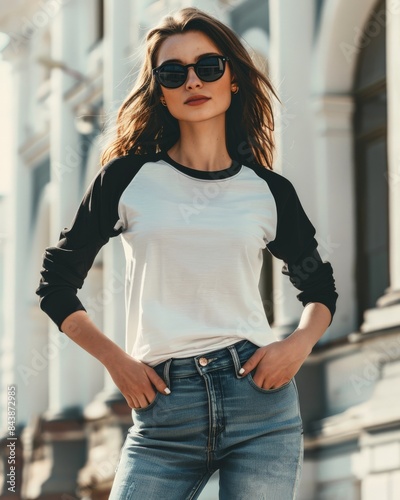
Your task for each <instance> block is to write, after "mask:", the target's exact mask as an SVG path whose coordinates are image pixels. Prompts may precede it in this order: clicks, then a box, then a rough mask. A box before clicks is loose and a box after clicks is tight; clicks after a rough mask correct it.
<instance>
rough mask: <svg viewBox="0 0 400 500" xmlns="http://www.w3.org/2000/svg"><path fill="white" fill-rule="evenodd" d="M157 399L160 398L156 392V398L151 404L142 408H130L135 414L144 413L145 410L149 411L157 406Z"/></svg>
mask: <svg viewBox="0 0 400 500" xmlns="http://www.w3.org/2000/svg"><path fill="white" fill-rule="evenodd" d="M159 397H160V392H159V391H157V390H156V397H155V398H154V399H153V401H152V402H151V403H149V404H148V405H147V406H144V407H143V408H132V410H133V411H134V412H136V413H144V412H146V411H147V410H151V409H152V408H154V407H155V405H156V404H157V402H158V399H159Z"/></svg>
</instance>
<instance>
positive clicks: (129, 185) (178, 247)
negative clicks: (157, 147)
mask: <svg viewBox="0 0 400 500" xmlns="http://www.w3.org/2000/svg"><path fill="white" fill-rule="evenodd" d="M315 232H316V231H315V228H314V226H313V225H312V223H311V222H310V220H309V218H308V217H307V215H306V213H305V212H304V210H303V208H302V205H301V203H300V200H299V198H298V196H297V193H296V191H295V188H294V186H293V185H292V183H291V182H290V181H289V180H288V179H287V178H285V177H284V176H283V175H281V174H279V173H277V172H275V171H272V170H269V169H267V168H265V167H264V166H262V165H257V164H249V165H244V164H242V163H238V162H236V161H233V163H232V164H231V166H230V167H229V168H225V169H223V170H217V171H204V170H197V169H194V168H189V167H186V166H183V165H181V164H179V163H177V162H175V161H174V160H173V159H172V158H170V157H169V155H168V154H167V153H166V152H165V151H164V152H160V153H157V154H154V155H146V156H142V155H133V154H129V155H127V156H123V157H119V158H115V159H113V160H111V161H110V162H109V163H107V164H106V165H105V166H103V167H102V168H101V170H100V171H99V172H98V174H97V175H96V176H95V178H94V179H93V181H92V182H91V184H90V186H89V187H88V189H87V190H86V193H85V195H84V197H83V199H82V201H81V204H80V206H79V208H78V210H77V212H76V214H75V217H74V219H73V221H72V224H71V225H70V227H69V228H64V230H63V231H61V233H60V238H59V241H58V243H57V244H56V245H55V246H51V247H48V248H46V250H45V253H44V256H43V267H42V269H41V279H40V283H39V286H38V288H37V289H36V293H37V295H39V296H40V307H41V309H42V310H43V311H44V312H45V313H46V314H47V315H48V316H49V317H50V318H51V319H52V320H53V321H54V322H55V324H56V325H57V326H58V328H59V330H60V331H62V330H61V324H62V322H63V321H64V319H65V318H66V317H67V316H69V315H70V314H72V313H73V312H75V311H77V310H86V309H85V307H84V305H83V304H82V303H81V301H80V300H79V298H78V296H77V290H78V289H80V288H81V287H82V286H83V284H84V280H85V278H86V276H87V274H88V272H89V270H90V268H91V266H92V264H93V261H94V259H95V257H96V255H97V253H98V252H99V250H100V249H101V247H102V246H104V245H105V244H106V243H107V242H108V241H109V239H110V238H113V237H116V236H118V235H121V239H122V244H123V248H124V253H125V258H126V279H125V310H126V324H125V340H126V345H125V349H126V352H128V353H129V354H130V355H132V356H133V357H135V358H136V359H138V360H141V361H143V362H144V363H147V364H148V365H149V366H155V365H156V364H158V363H161V362H163V361H165V360H167V359H169V358H172V357H175V358H181V357H188V356H197V355H201V354H203V353H206V352H208V351H211V350H214V349H219V348H223V347H227V346H228V345H231V344H233V343H235V342H238V341H239V340H242V339H248V340H250V341H252V342H253V343H255V344H256V345H258V346H260V347H261V346H265V345H268V344H269V343H271V342H274V341H276V340H277V339H276V337H275V335H274V334H273V331H272V329H271V326H270V325H269V323H268V320H267V317H266V314H265V310H264V306H263V302H262V298H261V295H260V291H259V280H260V273H261V268H262V264H263V250H264V249H265V248H267V249H268V250H269V251H270V252H271V254H272V255H274V256H275V257H276V258H278V259H281V260H282V261H283V263H284V265H283V267H282V273H283V274H284V275H286V276H288V277H289V279H290V281H291V283H292V284H293V285H294V287H296V288H297V289H298V290H300V291H301V293H300V294H298V295H297V298H298V299H299V301H301V303H302V304H303V306H306V305H307V304H308V303H310V302H320V303H322V304H324V305H326V306H327V307H328V309H329V311H330V313H331V322H332V318H333V315H334V313H335V308H336V300H337V297H338V294H337V293H336V289H335V281H334V278H333V270H332V266H331V264H330V263H329V262H322V260H321V257H320V254H319V252H318V243H317V240H316V239H315Z"/></svg>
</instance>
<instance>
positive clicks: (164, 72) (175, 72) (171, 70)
mask: <svg viewBox="0 0 400 500" xmlns="http://www.w3.org/2000/svg"><path fill="white" fill-rule="evenodd" d="M158 76H159V79H160V82H161V84H162V85H164V86H165V87H169V88H176V87H179V86H181V85H182V84H183V83H184V82H185V80H186V72H185V69H184V68H182V66H178V65H176V64H166V65H165V66H164V67H163V68H161V69H160V71H159V73H158Z"/></svg>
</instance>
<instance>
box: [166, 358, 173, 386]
mask: <svg viewBox="0 0 400 500" xmlns="http://www.w3.org/2000/svg"><path fill="white" fill-rule="evenodd" d="M171 363H172V358H170V359H167V361H166V362H165V365H164V382H165V383H166V384H167V387H169V388H171V387H170V383H171V380H170V377H169V370H170V366H171Z"/></svg>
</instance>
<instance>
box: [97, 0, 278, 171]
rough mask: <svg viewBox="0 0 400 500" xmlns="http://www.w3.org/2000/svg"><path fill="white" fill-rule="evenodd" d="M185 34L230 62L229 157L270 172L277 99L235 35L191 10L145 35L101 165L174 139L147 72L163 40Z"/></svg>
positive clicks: (172, 121)
mask: <svg viewBox="0 0 400 500" xmlns="http://www.w3.org/2000/svg"><path fill="white" fill-rule="evenodd" d="M188 31H201V32H202V33H204V34H205V35H207V36H208V37H209V38H210V39H211V40H212V41H213V42H214V43H215V45H216V46H217V47H218V48H219V50H220V51H221V52H222V54H223V55H224V56H227V57H229V59H230V64H231V70H232V74H233V76H234V79H235V81H236V82H237V84H238V86H239V92H238V93H237V94H233V95H232V102H231V105H230V106H229V109H228V110H227V112H226V141H227V143H226V145H227V149H228V152H229V154H230V156H231V157H232V158H233V159H235V160H237V161H246V162H250V163H259V164H262V165H265V166H266V167H267V168H269V169H271V170H272V162H273V151H274V148H275V142H274V136H273V130H274V117H273V111H272V103H271V99H272V95H274V96H275V97H276V98H277V99H278V101H279V102H280V100H279V98H278V96H277V94H276V92H275V90H274V88H273V86H272V84H271V82H270V81H269V78H268V77H267V76H266V75H264V74H263V73H262V72H261V71H259V70H258V69H257V68H256V66H255V64H254V63H253V61H252V59H251V57H250V55H249V53H248V51H247V50H246V49H245V47H244V45H243V44H242V43H241V41H240V40H239V38H238V36H237V35H236V34H235V33H234V32H233V31H232V30H231V29H230V28H229V27H228V26H226V25H225V24H223V23H222V22H220V21H219V20H218V19H216V18H214V17H212V16H210V15H209V14H207V13H205V12H203V11H201V10H199V9H197V8H194V7H188V8H184V9H181V10H179V11H177V12H176V13H175V14H172V15H171V14H170V15H168V16H166V17H164V18H163V19H162V21H161V23H160V24H159V25H158V26H156V27H155V28H153V29H151V30H150V31H149V32H148V34H147V36H146V55H145V59H144V62H143V64H142V67H141V69H140V72H139V75H138V78H137V80H136V83H135V85H134V87H133V89H132V91H131V92H130V93H129V95H128V96H127V97H126V99H125V100H124V102H123V103H122V105H121V107H120V108H119V110H118V114H117V120H116V125H115V132H116V134H115V138H114V139H113V140H112V141H111V142H110V143H109V144H108V145H107V147H106V148H105V149H104V151H103V152H102V155H101V164H102V165H104V164H105V163H107V162H109V161H110V160H112V159H113V158H115V157H118V156H125V155H127V154H149V153H156V152H159V151H163V150H168V149H170V148H171V147H172V146H173V145H174V144H175V143H176V141H177V140H178V139H179V134H180V131H179V123H178V120H177V119H176V118H174V117H173V116H172V115H171V113H170V112H169V111H168V109H167V108H166V107H164V106H163V105H162V104H161V103H160V96H161V89H160V88H159V84H158V83H157V82H156V81H155V79H154V78H153V75H152V69H153V68H154V67H155V66H156V60H157V55H158V51H159V49H160V46H161V44H162V43H163V42H164V40H166V39H167V38H168V37H169V36H171V35H175V34H181V33H186V32H188Z"/></svg>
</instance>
